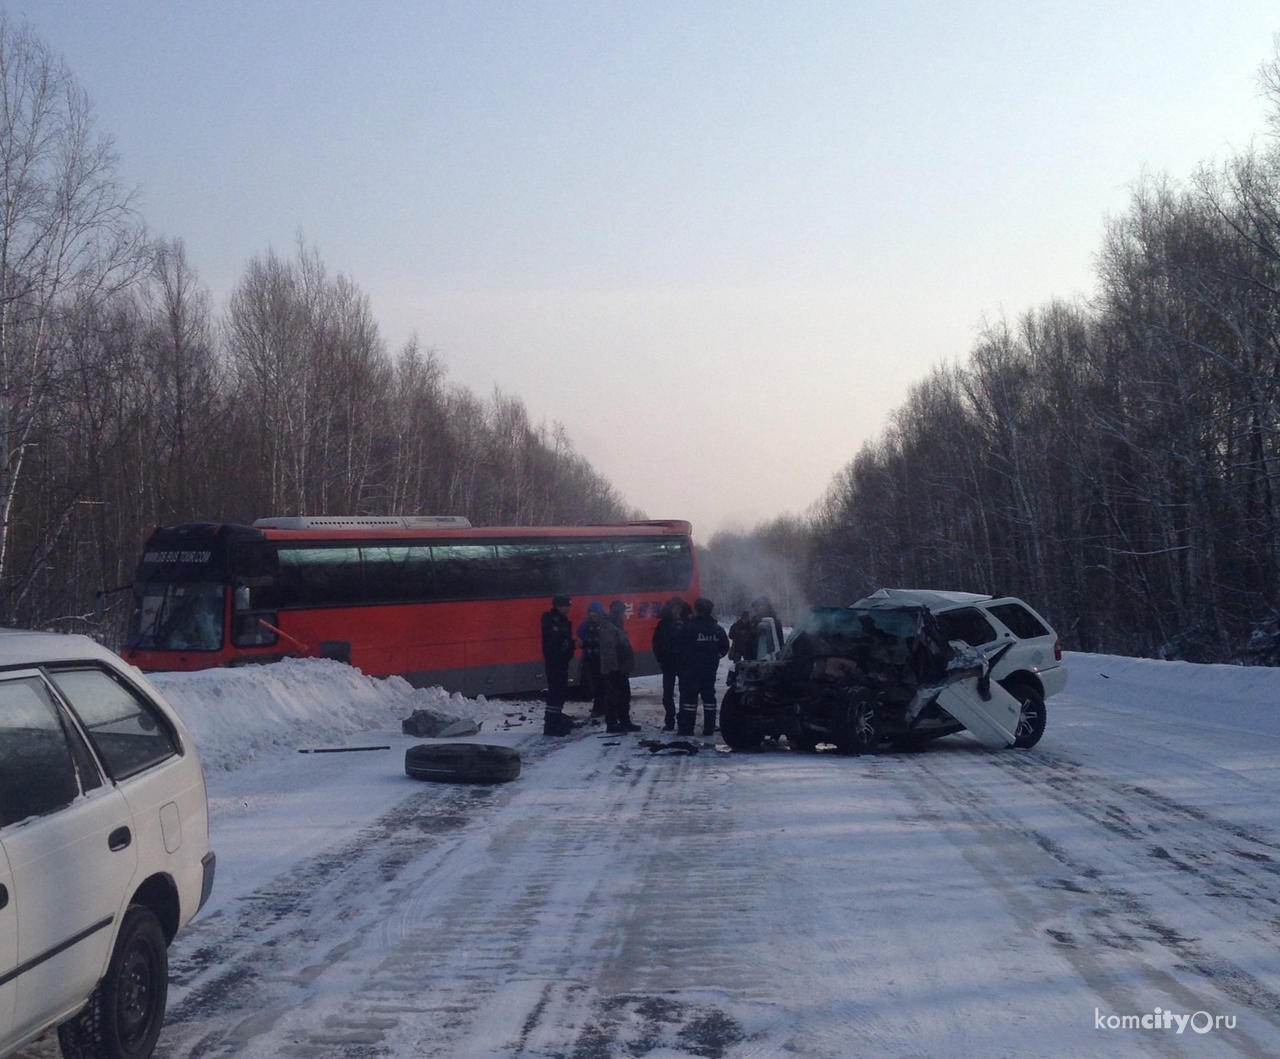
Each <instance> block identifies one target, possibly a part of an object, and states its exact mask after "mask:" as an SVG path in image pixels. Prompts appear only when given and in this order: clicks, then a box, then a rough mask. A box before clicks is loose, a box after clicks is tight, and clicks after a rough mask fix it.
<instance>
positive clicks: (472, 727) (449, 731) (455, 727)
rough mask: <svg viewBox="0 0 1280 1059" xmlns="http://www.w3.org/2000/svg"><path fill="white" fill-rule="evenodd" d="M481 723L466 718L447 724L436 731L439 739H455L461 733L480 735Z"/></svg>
mask: <svg viewBox="0 0 1280 1059" xmlns="http://www.w3.org/2000/svg"><path fill="white" fill-rule="evenodd" d="M479 734H480V725H479V724H477V723H476V722H475V721H468V720H466V719H465V718H464V719H463V720H460V721H454V722H453V724H447V725H445V726H444V727H443V728H441V729H440V731H438V732H437V733H436V738H437V739H453V738H455V737H457V736H461V735H479Z"/></svg>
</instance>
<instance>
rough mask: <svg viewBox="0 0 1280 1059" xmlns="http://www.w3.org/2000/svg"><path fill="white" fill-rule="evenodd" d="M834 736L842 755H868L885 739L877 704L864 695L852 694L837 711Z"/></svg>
mask: <svg viewBox="0 0 1280 1059" xmlns="http://www.w3.org/2000/svg"><path fill="white" fill-rule="evenodd" d="M834 729H835V731H834V733H833V734H834V736H835V740H836V749H837V750H838V751H840V753H842V754H866V753H869V752H870V751H872V750H874V749H875V748H876V746H878V745H879V743H880V742H881V740H882V739H883V738H884V732H883V730H882V728H881V724H880V717H879V715H878V714H877V713H876V707H875V703H874V702H873V701H872V700H871V699H870V698H868V697H867V696H864V695H858V694H852V695H850V696H849V697H848V699H847V700H846V701H845V702H844V703H843V704H842V705H840V706H839V707H837V709H836V717H835V725H834Z"/></svg>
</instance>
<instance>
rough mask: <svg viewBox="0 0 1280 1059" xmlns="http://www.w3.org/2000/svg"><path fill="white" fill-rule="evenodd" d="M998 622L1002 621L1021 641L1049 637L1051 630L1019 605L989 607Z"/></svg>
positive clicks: (1007, 604) (1006, 604) (1005, 604)
mask: <svg viewBox="0 0 1280 1059" xmlns="http://www.w3.org/2000/svg"><path fill="white" fill-rule="evenodd" d="M987 610H989V611H991V613H992V615H993V616H994V617H995V619H996V621H1002V622H1004V624H1005V625H1007V626H1008V627H1009V631H1010V632H1012V633H1013V635H1014V636H1016V637H1017V638H1018V639H1019V640H1030V639H1033V638H1034V637H1036V636H1048V635H1049V630H1048V629H1046V628H1045V627H1044V626H1043V625H1042V624H1041V623H1040V621H1039V619H1038V618H1037V617H1036V616H1035V615H1034V614H1032V613H1031V611H1029V610H1027V608H1026V607H1023V606H1021V605H1019V604H1017V603H1001V604H1000V605H999V606H995V607H988V608H987Z"/></svg>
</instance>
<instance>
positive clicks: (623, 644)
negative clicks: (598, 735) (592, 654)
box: [597, 599, 640, 732]
mask: <svg viewBox="0 0 1280 1059" xmlns="http://www.w3.org/2000/svg"><path fill="white" fill-rule="evenodd" d="M626 617H627V605H626V604H625V603H623V602H622V600H620V599H615V600H614V601H613V602H612V603H610V604H609V616H608V617H607V618H605V619H604V620H603V621H601V622H599V623H598V624H597V631H598V634H599V637H600V679H601V681H602V682H603V684H604V687H605V691H606V698H605V713H604V720H605V731H607V732H638V731H640V726H639V725H638V724H632V723H631V673H632V671H633V670H634V669H635V667H636V655H635V651H634V650H632V647H631V640H630V639H629V638H628V636H627V630H626V627H625V625H624V623H625V621H626Z"/></svg>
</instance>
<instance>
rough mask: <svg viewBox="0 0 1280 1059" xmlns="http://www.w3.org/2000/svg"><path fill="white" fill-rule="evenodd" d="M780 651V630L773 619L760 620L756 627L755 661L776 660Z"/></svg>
mask: <svg viewBox="0 0 1280 1059" xmlns="http://www.w3.org/2000/svg"><path fill="white" fill-rule="evenodd" d="M780 650H782V630H781V629H779V628H778V623H777V621H775V620H774V619H773V618H761V619H760V624H759V625H757V626H756V661H758V662H763V661H767V660H768V659H770V658H776V657H777V655H778V652H779V651H780Z"/></svg>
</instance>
